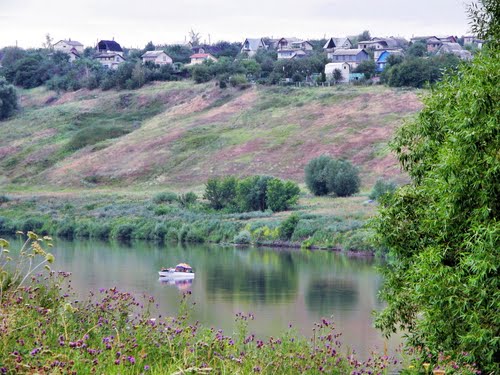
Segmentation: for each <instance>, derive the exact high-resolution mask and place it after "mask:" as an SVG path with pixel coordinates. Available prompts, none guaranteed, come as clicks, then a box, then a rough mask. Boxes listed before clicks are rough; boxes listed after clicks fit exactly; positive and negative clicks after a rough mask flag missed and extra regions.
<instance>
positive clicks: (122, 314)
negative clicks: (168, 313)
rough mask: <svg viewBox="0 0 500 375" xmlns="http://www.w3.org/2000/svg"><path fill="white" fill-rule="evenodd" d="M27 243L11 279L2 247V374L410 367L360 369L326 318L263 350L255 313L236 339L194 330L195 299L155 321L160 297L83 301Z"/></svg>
mask: <svg viewBox="0 0 500 375" xmlns="http://www.w3.org/2000/svg"><path fill="white" fill-rule="evenodd" d="M28 236H29V238H28V239H27V241H26V243H25V244H24V247H23V250H22V251H21V258H20V259H19V260H17V261H16V262H15V265H14V266H13V269H12V268H10V269H9V271H8V272H7V271H6V270H7V268H8V267H6V264H7V265H8V263H9V258H8V256H7V255H8V243H7V242H6V241H5V240H2V239H0V251H2V252H1V253H0V271H1V272H0V286H1V289H0V323H1V324H0V333H1V335H0V373H2V374H19V373H30V374H33V373H38V374H47V373H50V374H83V373H85V374H87V373H99V374H115V373H120V374H139V373H145V374H146V373H151V374H188V373H198V374H208V373H218V374H237V373H240V374H249V373H263V374H317V373H329V374H388V373H391V371H392V370H393V369H395V368H396V369H397V368H400V366H401V363H400V362H399V361H398V360H395V359H391V358H389V357H387V356H385V355H377V354H374V355H373V356H372V357H371V358H369V359H368V360H367V361H359V360H358V359H357V358H356V356H355V355H353V354H352V353H346V352H344V351H343V350H342V349H341V342H340V336H341V335H340V333H339V332H337V330H336V328H335V325H334V324H333V322H331V321H329V320H327V319H322V320H321V322H319V323H317V324H316V325H315V327H314V330H313V332H314V334H313V337H311V338H306V337H303V336H299V335H298V334H296V333H295V331H294V330H293V328H290V329H289V330H288V331H287V332H284V333H283V335H281V336H280V337H276V338H274V337H271V338H269V339H266V340H265V341H264V340H260V339H259V338H258V337H255V335H253V334H252V333H250V331H249V324H250V322H251V320H253V316H252V315H251V314H244V313H238V314H237V315H236V317H235V319H236V321H237V329H236V330H235V332H233V333H232V334H231V335H227V334H226V333H224V332H222V331H221V330H217V329H213V328H212V329H208V328H204V327H202V326H201V325H200V324H199V323H198V322H192V321H191V320H190V318H189V298H188V296H189V294H190V293H189V292H188V293H186V294H184V296H183V301H182V303H181V307H180V310H179V314H178V316H177V317H162V316H161V315H158V314H156V313H155V301H154V298H153V297H151V296H143V297H142V298H141V299H136V298H135V297H134V296H133V295H131V294H130V293H127V292H124V291H119V290H117V289H116V288H111V289H101V290H99V291H98V292H97V291H95V292H92V291H91V292H90V293H89V297H88V299H86V300H83V301H78V300H75V299H74V296H73V292H72V289H71V276H70V275H69V274H68V273H65V272H58V273H55V272H52V271H50V267H48V264H49V263H51V262H52V261H53V257H52V255H51V254H50V253H47V252H46V251H45V250H44V249H43V246H44V245H45V244H48V245H50V238H47V237H44V238H40V237H38V236H37V235H36V234H34V233H32V232H29V233H28ZM42 266H45V267H46V269H45V271H43V272H39V270H40V269H41V270H44V268H42ZM452 365H456V364H455V363H452V364H450V363H449V362H448V363H446V366H449V368H450V369H451V372H446V373H457V374H458V373H460V374H472V373H473V372H472V371H469V369H468V368H465V367H464V368H463V369H462V370H460V369H459V370H453V368H452ZM438 366H439V367H440V368H443V363H440V364H439V365H436V367H438ZM433 367H434V366H433ZM457 367H459V366H457ZM424 368H425V367H422V369H424ZM404 372H405V373H407V374H417V373H423V372H419V371H418V370H415V371H414V370H413V369H408V370H405V371H404Z"/></svg>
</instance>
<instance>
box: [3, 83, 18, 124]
mask: <svg viewBox="0 0 500 375" xmlns="http://www.w3.org/2000/svg"><path fill="white" fill-rule="evenodd" d="M16 108H17V93H16V89H15V88H14V86H12V85H9V84H8V83H7V81H6V80H5V78H3V77H0V120H3V119H5V118H7V117H9V116H11V115H12V114H13V113H14V111H15V110H16Z"/></svg>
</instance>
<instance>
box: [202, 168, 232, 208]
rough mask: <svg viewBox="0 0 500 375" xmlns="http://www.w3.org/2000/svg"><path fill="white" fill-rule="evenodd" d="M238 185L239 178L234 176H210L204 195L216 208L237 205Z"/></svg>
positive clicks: (211, 205)
mask: <svg viewBox="0 0 500 375" xmlns="http://www.w3.org/2000/svg"><path fill="white" fill-rule="evenodd" d="M237 186H238V180H236V177H233V176H229V177H224V178H210V179H209V180H208V181H207V184H206V186H205V194H204V196H203V197H204V198H205V199H207V200H208V202H209V205H210V207H212V208H214V209H216V210H221V209H223V208H232V207H236V188H237Z"/></svg>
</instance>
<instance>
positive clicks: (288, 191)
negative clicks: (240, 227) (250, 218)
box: [204, 176, 300, 212]
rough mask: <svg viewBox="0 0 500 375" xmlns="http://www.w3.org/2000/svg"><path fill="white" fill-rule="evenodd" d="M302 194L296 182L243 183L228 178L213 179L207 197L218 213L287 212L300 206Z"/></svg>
mask: <svg viewBox="0 0 500 375" xmlns="http://www.w3.org/2000/svg"><path fill="white" fill-rule="evenodd" d="M299 193H300V189H299V187H298V185H297V184H296V183H294V182H292V181H283V180H280V179H279V178H275V177H269V176H250V177H246V178H244V179H241V180H238V179H237V178H236V177H234V176H227V177H222V178H211V179H209V180H208V181H207V184H206V186H205V194H204V198H205V199H207V200H208V203H209V206H210V207H212V208H214V209H216V210H222V209H227V210H229V211H240V212H248V211H264V210H267V209H270V210H272V211H284V210H287V209H288V208H290V207H291V206H292V205H294V204H296V203H297V200H298V198H299Z"/></svg>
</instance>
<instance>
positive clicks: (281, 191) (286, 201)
mask: <svg viewBox="0 0 500 375" xmlns="http://www.w3.org/2000/svg"><path fill="white" fill-rule="evenodd" d="M299 193H300V188H299V186H298V185H297V184H296V183H295V182H293V181H283V180H280V179H279V178H273V179H272V180H270V181H269V182H268V183H267V191H266V203H267V207H269V209H271V211H274V212H279V211H285V210H288V209H289V208H290V207H292V206H293V205H294V204H297V201H298V200H299Z"/></svg>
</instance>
